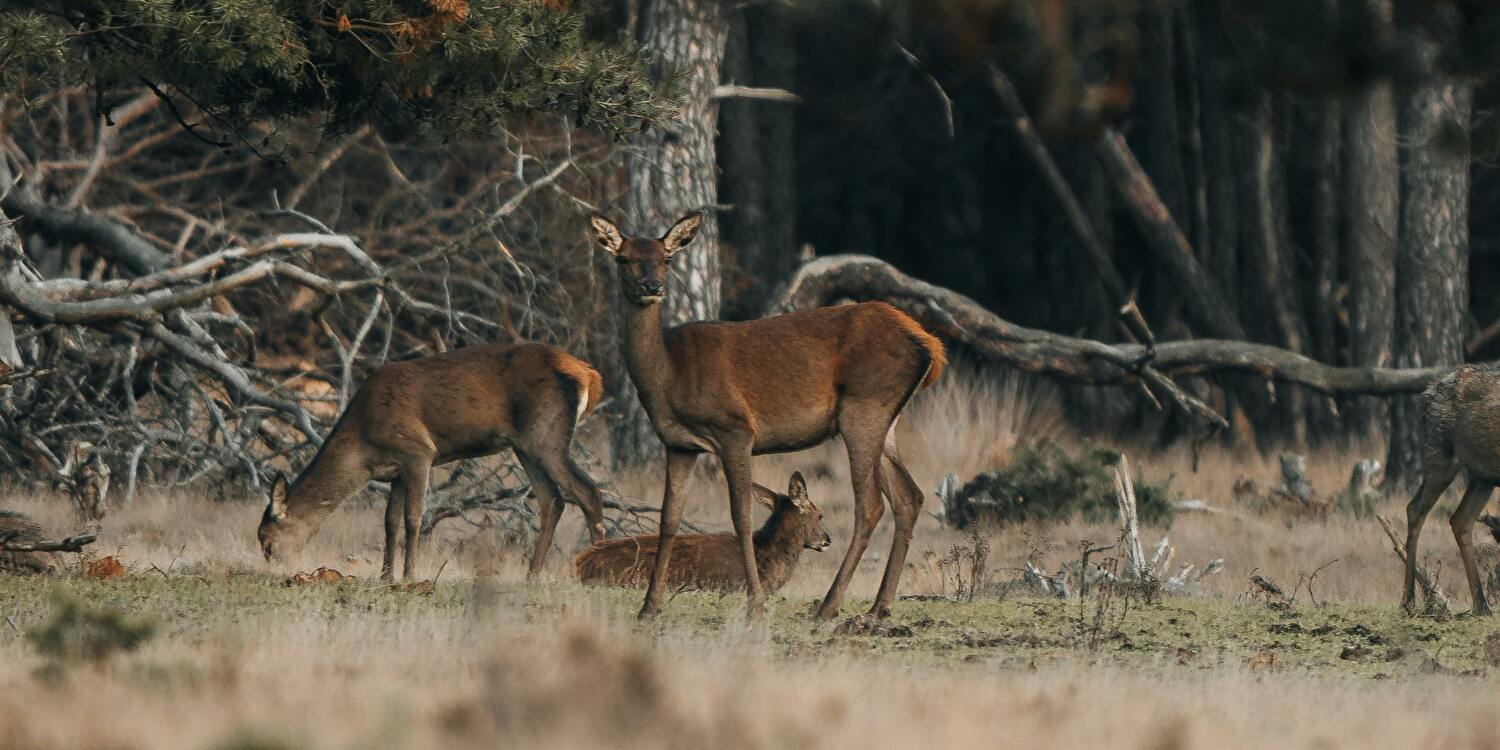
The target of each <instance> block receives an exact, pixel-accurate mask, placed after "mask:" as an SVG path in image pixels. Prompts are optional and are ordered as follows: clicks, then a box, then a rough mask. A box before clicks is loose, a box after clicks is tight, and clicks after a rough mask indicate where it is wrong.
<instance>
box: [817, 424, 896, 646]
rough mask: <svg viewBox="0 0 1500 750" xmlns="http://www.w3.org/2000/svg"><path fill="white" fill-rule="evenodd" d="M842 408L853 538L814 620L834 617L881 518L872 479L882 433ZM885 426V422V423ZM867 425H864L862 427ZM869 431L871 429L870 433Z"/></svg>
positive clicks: (879, 503)
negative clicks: (851, 489) (850, 486)
mask: <svg viewBox="0 0 1500 750" xmlns="http://www.w3.org/2000/svg"><path fill="white" fill-rule="evenodd" d="M849 412H850V410H849V409H848V408H847V407H846V408H845V410H844V412H843V413H842V414H840V416H839V431H840V432H841V433H843V435H844V445H845V447H847V448H848V450H849V479H850V483H851V484H852V485H853V487H854V534H853V535H852V536H851V537H850V539H849V549H848V551H846V552H845V553H844V561H843V562H842V563H840V564H839V571H838V573H837V574H835V575H834V578H833V585H832V586H830V587H829V589H828V594H827V595H826V596H824V597H823V605H822V606H821V607H819V608H818V618H819V619H823V620H829V619H832V618H834V617H837V616H838V613H839V607H840V605H842V604H843V603H844V595H845V594H846V593H847V592H848V590H849V579H851V578H853V577H854V571H855V569H856V568H858V567H859V561H860V558H862V557H864V554H865V549H866V548H867V547H869V546H870V536H871V535H872V534H874V533H875V526H876V525H877V524H879V523H880V517H881V516H882V515H884V514H885V508H884V506H883V505H882V504H881V502H880V490H879V487H878V484H877V481H876V478H875V475H876V471H877V469H878V468H879V464H880V454H881V450H882V447H881V441H882V440H883V439H884V434H883V433H884V431H883V430H882V429H880V427H879V426H878V422H877V421H876V420H874V419H860V418H858V417H854V418H851V415H850V413H849ZM886 421H887V422H889V420H888V419H887V420H886ZM866 422H868V424H864V423H866ZM872 427H873V429H872Z"/></svg>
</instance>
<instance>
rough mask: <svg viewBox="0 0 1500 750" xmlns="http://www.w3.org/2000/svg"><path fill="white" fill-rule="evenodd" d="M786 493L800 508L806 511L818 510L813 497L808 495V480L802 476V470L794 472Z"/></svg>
mask: <svg viewBox="0 0 1500 750" xmlns="http://www.w3.org/2000/svg"><path fill="white" fill-rule="evenodd" d="M786 494H787V497H790V498H791V499H792V503H794V504H795V505H796V506H797V507H798V508H799V509H801V510H804V511H812V510H816V508H814V507H813V504H812V499H811V498H809V497H808V496H807V480H806V479H803V478H802V472H800V471H794V472H792V480H791V481H790V482H788V483H787V486H786Z"/></svg>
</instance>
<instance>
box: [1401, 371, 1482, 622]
mask: <svg viewBox="0 0 1500 750" xmlns="http://www.w3.org/2000/svg"><path fill="white" fill-rule="evenodd" d="M1422 413H1423V431H1422V451H1423V456H1422V458H1423V467H1422V485H1421V487H1419V488H1418V489H1417V494H1416V496H1415V497H1413V498H1412V500H1411V503H1409V504H1408V505H1407V506H1406V581H1405V585H1404V587H1403V588H1402V592H1401V606H1402V607H1403V608H1405V609H1406V610H1407V611H1408V612H1410V611H1411V610H1412V608H1413V607H1414V606H1415V604H1416V598H1415V591H1414V589H1415V588H1416V579H1417V562H1418V556H1417V540H1418V538H1419V537H1421V535H1422V522H1423V521H1425V520H1426V519H1427V514H1428V513H1429V512H1431V511H1432V506H1434V505H1436V504H1437V501H1438V498H1439V497H1441V496H1442V494H1443V491H1444V490H1446V489H1448V485H1450V484H1452V483H1453V479H1454V478H1455V477H1457V476H1458V473H1459V471H1460V470H1461V471H1463V472H1464V474H1465V475H1466V476H1467V477H1468V485H1469V486H1468V488H1467V489H1466V490H1465V491H1464V498H1463V500H1462V501H1461V502H1459V504H1458V509H1457V510H1455V511H1453V516H1452V517H1451V518H1450V519H1449V521H1448V524H1449V525H1450V526H1452V527H1453V538H1454V539H1455V540H1456V541H1457V542H1458V554H1459V557H1461V558H1463V563H1464V574H1465V575H1467V576H1468V579H1469V592H1470V595H1471V596H1472V597H1473V601H1474V609H1473V611H1474V614H1478V615H1487V614H1489V613H1490V603H1489V600H1488V599H1487V598H1486V597H1485V595H1484V582H1483V581H1482V580H1481V579H1480V577H1479V567H1478V566H1477V565H1476V564H1475V562H1474V521H1475V519H1477V518H1478V517H1479V514H1480V512H1481V511H1483V510H1484V506H1485V505H1486V504H1487V503H1488V502H1489V500H1490V494H1491V492H1492V491H1493V490H1494V489H1495V485H1496V484H1500V365H1496V364H1482V365H1463V366H1461V367H1459V368H1458V369H1456V370H1454V371H1453V372H1450V373H1448V374H1446V375H1444V376H1443V377H1441V378H1439V379H1438V380H1437V382H1434V383H1433V384H1432V385H1431V386H1428V388H1427V390H1426V391H1423V393H1422Z"/></svg>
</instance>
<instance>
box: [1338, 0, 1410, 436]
mask: <svg viewBox="0 0 1500 750" xmlns="http://www.w3.org/2000/svg"><path fill="white" fill-rule="evenodd" d="M1357 8H1358V9H1359V10H1360V11H1361V14H1362V16H1363V17H1364V18H1363V20H1364V22H1365V26H1366V27H1367V28H1368V30H1369V34H1370V36H1371V38H1375V39H1388V38H1389V37H1390V36H1391V34H1392V28H1391V0H1361V3H1360V5H1359V6H1357ZM1399 159H1400V156H1399V154H1398V153H1397V150H1396V102H1395V98H1394V97H1393V95H1392V93H1391V84H1390V83H1389V82H1387V81H1375V82H1374V83H1372V84H1371V86H1370V87H1369V88H1368V89H1366V90H1365V91H1364V93H1363V94H1362V95H1361V96H1360V97H1359V98H1358V99H1356V100H1354V101H1353V102H1352V103H1351V104H1350V105H1349V107H1348V109H1347V111H1346V114H1345V122H1344V160H1345V165H1344V171H1345V176H1346V179H1345V180H1344V186H1345V195H1344V202H1345V206H1346V210H1345V215H1346V216H1347V217H1348V238H1347V243H1348V244H1347V257H1348V264H1349V274H1348V278H1349V364H1351V365H1354V366H1357V367H1389V366H1390V364H1391V336H1392V330H1393V329H1394V327H1395V320H1396V317H1395V316H1396V308H1395V296H1396V247H1397V246H1396V216H1397V214H1396V212H1397V206H1398V205H1399V195H1400V193H1399V192H1398V189H1399V184H1400V175H1401V166H1400V161H1399ZM1347 412H1348V421H1347V425H1348V428H1349V429H1350V430H1352V431H1353V432H1354V433H1355V434H1357V435H1361V436H1367V437H1368V436H1374V435H1379V434H1382V433H1383V432H1384V431H1385V429H1386V428H1387V427H1388V426H1389V425H1390V410H1389V408H1388V407H1387V403H1386V400H1385V399H1382V398H1374V397H1369V396H1357V397H1355V398H1353V399H1352V400H1351V402H1350V404H1349V408H1348V409H1347Z"/></svg>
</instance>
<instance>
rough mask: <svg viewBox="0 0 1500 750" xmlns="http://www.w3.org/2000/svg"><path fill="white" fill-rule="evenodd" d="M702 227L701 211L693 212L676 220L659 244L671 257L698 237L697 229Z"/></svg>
mask: <svg viewBox="0 0 1500 750" xmlns="http://www.w3.org/2000/svg"><path fill="white" fill-rule="evenodd" d="M702 226H703V212H702V211H694V212H692V213H690V214H688V215H687V216H684V217H682V218H681V219H678V220H677V223H676V224H673V225H672V228H671V229H668V230H667V233H666V234H664V235H662V237H661V244H662V246H663V247H665V248H666V250H667V255H668V256H671V255H672V254H673V253H675V252H677V251H678V250H681V249H683V248H684V247H687V246H688V243H690V242H692V241H693V238H694V237H697V236H698V229H699V227H702Z"/></svg>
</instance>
